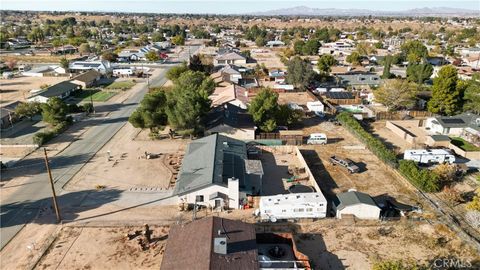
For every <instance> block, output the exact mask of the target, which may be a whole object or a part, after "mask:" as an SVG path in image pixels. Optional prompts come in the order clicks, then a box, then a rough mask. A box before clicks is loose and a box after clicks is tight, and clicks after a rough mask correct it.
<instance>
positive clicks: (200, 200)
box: [195, 195, 203, 202]
mask: <svg viewBox="0 0 480 270" xmlns="http://www.w3.org/2000/svg"><path fill="white" fill-rule="evenodd" d="M195 202H203V195H197V196H195Z"/></svg>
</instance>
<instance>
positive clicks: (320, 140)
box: [307, 133, 327, 144]
mask: <svg viewBox="0 0 480 270" xmlns="http://www.w3.org/2000/svg"><path fill="white" fill-rule="evenodd" d="M307 144H327V135H326V134H324V133H312V134H310V137H308V140H307Z"/></svg>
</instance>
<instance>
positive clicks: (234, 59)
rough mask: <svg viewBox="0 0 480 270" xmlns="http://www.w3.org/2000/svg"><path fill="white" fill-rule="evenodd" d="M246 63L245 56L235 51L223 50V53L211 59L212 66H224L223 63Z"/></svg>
mask: <svg viewBox="0 0 480 270" xmlns="http://www.w3.org/2000/svg"><path fill="white" fill-rule="evenodd" d="M245 64H247V58H246V57H245V56H243V55H241V54H240V53H237V52H233V51H230V52H225V53H223V54H219V55H217V56H216V57H215V58H214V59H213V65H214V66H224V65H245Z"/></svg>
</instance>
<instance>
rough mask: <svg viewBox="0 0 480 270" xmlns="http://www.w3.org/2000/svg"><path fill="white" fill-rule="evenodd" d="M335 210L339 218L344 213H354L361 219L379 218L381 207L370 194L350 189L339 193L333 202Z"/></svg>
mask: <svg viewBox="0 0 480 270" xmlns="http://www.w3.org/2000/svg"><path fill="white" fill-rule="evenodd" d="M333 211H335V216H336V217H337V218H340V219H341V218H342V215H354V216H355V217H357V218H360V219H379V218H380V211H381V209H380V207H378V205H377V204H376V203H375V201H374V200H373V199H372V197H370V195H368V194H365V193H362V192H358V191H349V192H344V193H340V194H337V200H336V201H334V203H333Z"/></svg>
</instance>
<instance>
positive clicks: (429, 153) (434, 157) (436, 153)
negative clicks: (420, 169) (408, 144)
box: [403, 149, 455, 164]
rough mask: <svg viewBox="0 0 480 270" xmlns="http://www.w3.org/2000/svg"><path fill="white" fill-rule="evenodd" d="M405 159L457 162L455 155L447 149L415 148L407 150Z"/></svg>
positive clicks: (427, 161)
mask: <svg viewBox="0 0 480 270" xmlns="http://www.w3.org/2000/svg"><path fill="white" fill-rule="evenodd" d="M403 159H405V160H413V161H416V162H418V163H444V162H448V163H450V164H452V163H455V155H453V154H452V153H451V152H450V151H448V150H445V149H431V150H426V149H415V150H405V153H404V154H403Z"/></svg>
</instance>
